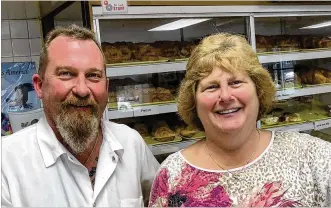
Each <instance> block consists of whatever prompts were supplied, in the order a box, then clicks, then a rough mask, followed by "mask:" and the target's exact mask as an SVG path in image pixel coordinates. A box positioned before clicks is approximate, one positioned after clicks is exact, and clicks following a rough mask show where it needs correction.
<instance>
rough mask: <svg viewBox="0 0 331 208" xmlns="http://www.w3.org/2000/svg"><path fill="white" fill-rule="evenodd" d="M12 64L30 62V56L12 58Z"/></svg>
mask: <svg viewBox="0 0 331 208" xmlns="http://www.w3.org/2000/svg"><path fill="white" fill-rule="evenodd" d="M14 62H31V56H21V57H14Z"/></svg>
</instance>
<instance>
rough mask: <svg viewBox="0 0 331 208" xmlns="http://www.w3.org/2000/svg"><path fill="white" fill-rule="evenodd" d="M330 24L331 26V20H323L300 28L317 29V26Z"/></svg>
mask: <svg viewBox="0 0 331 208" xmlns="http://www.w3.org/2000/svg"><path fill="white" fill-rule="evenodd" d="M328 26H331V21H327V22H322V23H319V24H315V25H310V26H307V27H302V28H300V29H315V28H321V27H328Z"/></svg>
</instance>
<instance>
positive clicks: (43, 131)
mask: <svg viewBox="0 0 331 208" xmlns="http://www.w3.org/2000/svg"><path fill="white" fill-rule="evenodd" d="M106 122H107V121H105V120H102V121H101V127H102V132H103V139H104V140H106V141H107V143H108V144H109V148H110V150H111V151H114V152H115V153H116V154H117V155H118V157H119V159H121V157H122V156H123V153H124V149H123V146H122V145H121V143H120V142H119V141H118V140H117V139H116V138H115V136H114V134H113V133H112V129H111V127H110V126H109V125H107V124H106ZM37 140H38V143H39V148H40V151H41V154H42V157H43V159H44V163H45V166H46V168H48V167H50V166H51V165H53V164H54V163H55V162H56V160H57V158H58V157H60V156H61V155H62V154H65V153H67V154H70V152H69V151H68V150H67V149H66V148H65V147H64V146H63V145H62V144H61V143H60V142H59V140H58V139H57V138H56V136H55V133H54V131H53V129H52V128H51V127H50V126H49V124H48V122H47V119H46V117H45V116H43V117H41V118H40V120H39V122H38V123H37ZM70 155H71V154H70Z"/></svg>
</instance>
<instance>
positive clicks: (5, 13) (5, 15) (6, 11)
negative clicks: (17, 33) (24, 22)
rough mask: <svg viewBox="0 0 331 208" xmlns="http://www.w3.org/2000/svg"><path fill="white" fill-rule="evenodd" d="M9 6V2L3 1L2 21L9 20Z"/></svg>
mask: <svg viewBox="0 0 331 208" xmlns="http://www.w3.org/2000/svg"><path fill="white" fill-rule="evenodd" d="M7 5H8V2H7V1H1V20H7V19H9V17H8V8H7Z"/></svg>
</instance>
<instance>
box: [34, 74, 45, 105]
mask: <svg viewBox="0 0 331 208" xmlns="http://www.w3.org/2000/svg"><path fill="white" fill-rule="evenodd" d="M32 82H33V87H34V90H35V91H36V93H37V95H38V97H39V99H42V93H41V92H42V89H41V87H42V84H43V80H42V79H41V77H40V75H39V74H34V75H33V76H32Z"/></svg>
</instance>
